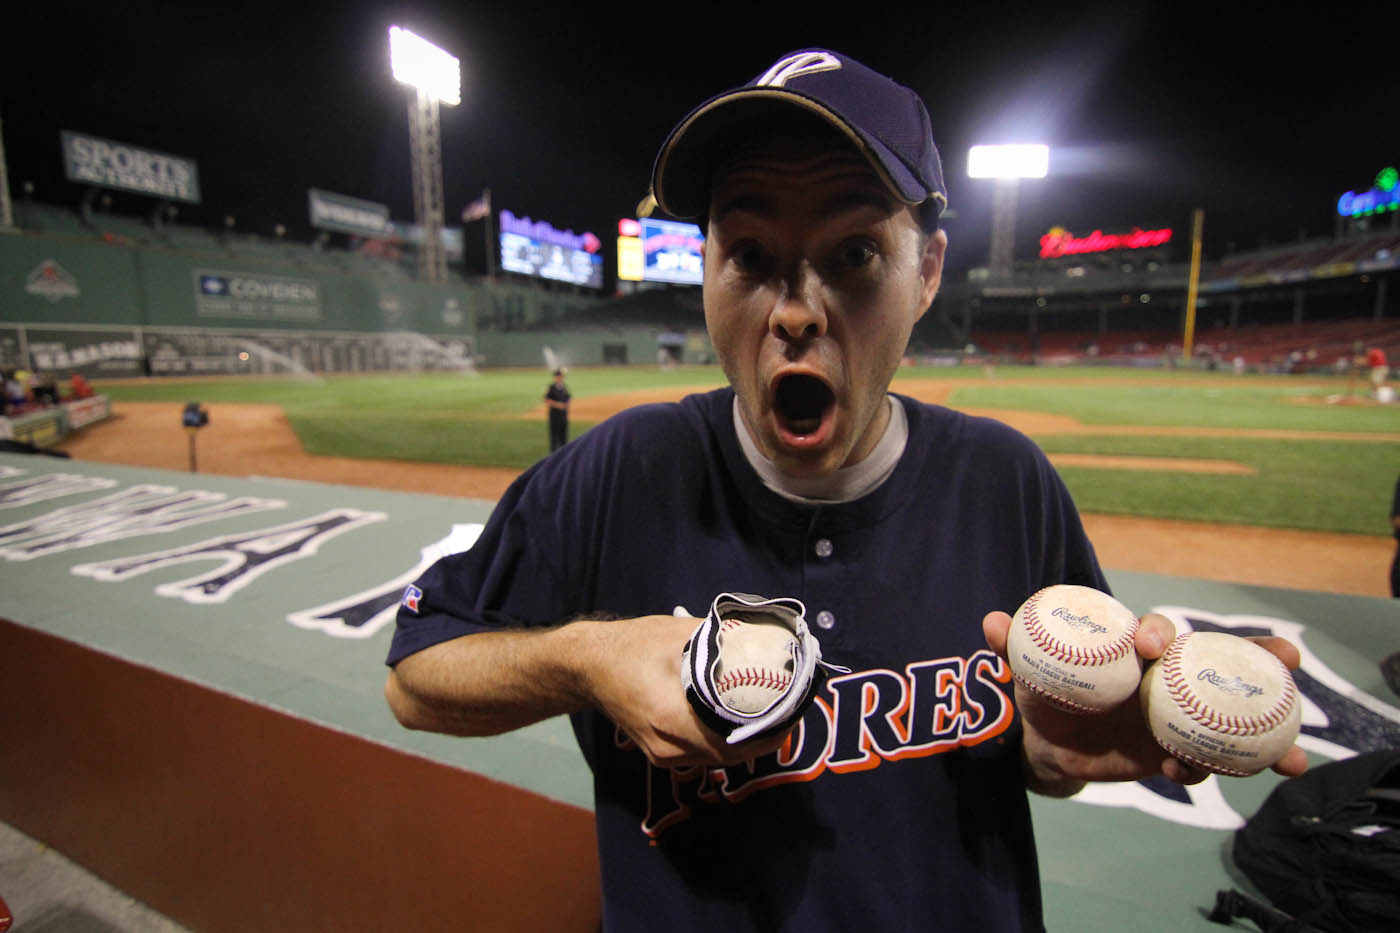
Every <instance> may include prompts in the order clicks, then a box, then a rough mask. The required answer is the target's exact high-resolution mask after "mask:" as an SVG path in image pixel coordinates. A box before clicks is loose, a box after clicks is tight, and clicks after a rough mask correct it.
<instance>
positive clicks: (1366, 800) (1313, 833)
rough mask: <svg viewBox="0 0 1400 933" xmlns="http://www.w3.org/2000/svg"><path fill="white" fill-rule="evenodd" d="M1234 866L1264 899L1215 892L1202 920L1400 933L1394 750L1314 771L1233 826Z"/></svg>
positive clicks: (1399, 754) (1276, 929)
mask: <svg viewBox="0 0 1400 933" xmlns="http://www.w3.org/2000/svg"><path fill="white" fill-rule="evenodd" d="M1233 856H1234V861H1235V865H1236V866H1237V867H1238V868H1239V869H1240V871H1242V872H1243V873H1244V874H1245V876H1246V877H1248V878H1249V880H1250V881H1251V882H1252V883H1253V884H1254V885H1255V886H1256V887H1257V888H1258V889H1259V891H1260V892H1262V893H1263V894H1264V895H1265V896H1266V897H1267V898H1268V899H1269V901H1270V905H1271V906H1270V905H1264V904H1260V903H1259V902H1258V901H1256V900H1253V899H1252V898H1250V897H1248V896H1247V895H1244V894H1241V893H1239V892H1237V891H1221V892H1219V894H1218V895H1217V898H1216V909H1215V912H1214V913H1212V914H1211V917H1210V919H1211V920H1214V921H1216V922H1218V923H1229V922H1230V919H1231V917H1234V916H1243V917H1247V918H1249V919H1251V920H1253V921H1255V922H1256V923H1257V924H1258V925H1259V927H1260V929H1262V930H1264V931H1266V933H1282V931H1289V933H1305V931H1308V930H1320V931H1323V933H1381V931H1385V933H1394V931H1396V930H1400V749H1382V750H1380V751H1374V752H1368V753H1366V754H1363V755H1358V756H1356V757H1354V758H1348V759H1345V760H1343V761H1334V762H1331V763H1329V764H1325V765H1320V766H1318V767H1316V768H1312V769H1311V770H1309V771H1308V772H1306V773H1305V774H1302V775H1299V776H1298V777H1295V778H1290V779H1288V780H1286V781H1283V782H1282V783H1280V784H1279V785H1278V786H1277V787H1275V788H1274V790H1273V792H1272V793H1271V794H1270V795H1269V797H1268V799H1266V800H1265V801H1264V803H1263V805H1262V806H1261V807H1260V808H1259V812H1257V813H1256V814H1255V815H1254V816H1252V817H1251V818H1250V819H1249V820H1248V821H1246V823H1245V825H1244V827H1243V828H1241V829H1240V830H1239V831H1238V832H1237V833H1235V839H1234V846H1233Z"/></svg>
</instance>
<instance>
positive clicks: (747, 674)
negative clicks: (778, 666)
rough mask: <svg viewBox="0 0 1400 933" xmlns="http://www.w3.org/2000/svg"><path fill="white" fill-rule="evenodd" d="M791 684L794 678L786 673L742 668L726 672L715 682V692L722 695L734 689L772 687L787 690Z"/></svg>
mask: <svg viewBox="0 0 1400 933" xmlns="http://www.w3.org/2000/svg"><path fill="white" fill-rule="evenodd" d="M790 683H792V677H791V675H789V674H786V673H783V674H779V673H777V672H776V671H766V670H764V669H762V668H758V667H741V668H735V669H734V670H730V671H725V672H724V675H723V676H722V677H720V678H719V679H718V680H716V681H715V690H716V691H718V692H721V693H723V692H724V691H725V690H731V689H733V688H734V687H771V688H773V689H775V690H786V689H787V686H788V684H790Z"/></svg>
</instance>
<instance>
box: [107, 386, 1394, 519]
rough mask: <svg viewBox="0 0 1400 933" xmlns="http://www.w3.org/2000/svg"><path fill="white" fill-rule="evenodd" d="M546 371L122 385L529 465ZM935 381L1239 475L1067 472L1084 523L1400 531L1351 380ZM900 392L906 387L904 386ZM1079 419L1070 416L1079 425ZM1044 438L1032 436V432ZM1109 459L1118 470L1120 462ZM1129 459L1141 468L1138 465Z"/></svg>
mask: <svg viewBox="0 0 1400 933" xmlns="http://www.w3.org/2000/svg"><path fill="white" fill-rule="evenodd" d="M548 381H549V374H548V373H547V372H545V371H544V370H542V369H529V370H486V371H483V372H481V373H479V374H471V375H464V374H461V373H423V374H413V375H404V374H394V375H390V374H375V375H361V376H353V377H351V376H343V377H327V378H325V379H316V380H299V379H271V378H241V379H222V380H199V381H189V382H172V381H163V380H162V381H151V382H113V383H106V384H101V385H100V389H101V391H103V392H104V393H106V394H108V395H109V396H110V397H111V398H112V399H113V401H114V402H117V403H120V402H122V401H166V402H186V401H192V400H198V401H200V402H202V403H206V404H209V403H218V402H262V403H268V404H276V405H280V406H281V407H282V408H283V410H284V411H285V412H286V415H287V418H288V421H289V423H290V424H291V426H292V428H293V429H294V430H295V431H296V433H297V435H298V437H299V438H300V439H301V442H302V444H303V446H304V447H305V448H306V450H307V451H308V452H309V453H313V454H326V455H332V456H348V457H365V458H374V459H401V460H417V461H427V462H439V463H453V464H461V465H476V466H495V467H510V468H516V469H523V468H524V467H526V466H529V465H530V464H531V463H534V462H535V461H536V460H538V459H539V458H540V457H543V456H544V455H545V453H546V449H547V444H546V432H545V429H544V424H543V415H542V407H541V398H542V396H543V393H544V389H545V386H546V384H547V383H548ZM723 381H724V377H723V374H722V373H721V372H720V371H719V369H718V368H716V367H678V368H675V369H670V370H658V369H657V368H655V367H599V368H581V369H576V370H573V371H571V372H570V373H569V376H568V383H569V388H570V390H571V391H572V393H573V396H574V400H575V403H576V404H575V409H576V413H575V415H574V417H573V418H572V419H571V424H570V427H571V436H577V435H578V434H580V433H582V432H583V431H585V430H587V429H588V428H589V427H590V426H591V424H592V423H591V422H590V421H589V420H587V418H586V417H580V415H579V414H578V412H579V411H580V410H584V411H586V409H587V404H586V403H587V400H588V399H590V398H596V397H601V396H610V395H619V394H623V393H635V392H654V391H656V390H663V389H695V390H703V389H706V388H710V387H714V386H718V385H721V384H723ZM932 383H937V384H938V385H939V387H940V388H939V395H940V398H941V400H942V401H943V403H944V404H947V405H949V406H951V407H954V408H959V409H970V410H973V411H990V412H992V413H994V414H995V413H997V412H1007V411H1012V412H1030V413H1037V414H1039V415H1042V416H1047V417H1050V418H1056V417H1058V418H1059V419H1060V422H1059V423H1057V424H1056V426H1055V427H1054V428H1053V429H1046V430H1044V431H1041V430H1038V429H1036V428H1035V427H1034V426H1032V427H1030V428H1028V433H1029V434H1030V435H1031V436H1032V438H1034V439H1035V440H1036V442H1037V443H1039V444H1040V446H1041V447H1042V448H1044V449H1045V450H1046V451H1047V452H1048V453H1050V454H1052V456H1053V455H1057V454H1094V455H1099V456H1102V457H1113V458H1134V457H1152V458H1167V459H1169V460H1170V459H1173V458H1175V459H1193V460H1195V459H1204V460H1215V461H1227V462H1230V463H1232V464H1237V465H1240V466H1241V467H1242V469H1241V470H1239V471H1238V472H1237V473H1233V474H1215V473H1203V472H1192V471H1189V470H1185V471H1177V470H1162V469H1137V468H1133V467H1132V461H1115V464H1116V465H1114V466H1113V467H1112V468H1106V467H1097V466H1081V465H1067V466H1061V467H1060V468H1059V469H1060V473H1061V475H1062V476H1063V477H1064V479H1065V482H1066V484H1067V485H1068V486H1069V488H1070V491H1071V492H1072V493H1073V495H1074V497H1075V500H1076V502H1077V503H1078V505H1079V508H1080V509H1081V510H1083V511H1086V512H1100V513H1108V514H1123V515H1141V516H1148V517H1155V518H1181V519H1193V520H1205V521H1218V522H1226V523H1238V524H1249V525H1264V526H1271V527H1280V528H1299V529H1306V530H1315V531H1341V532H1352V533H1357V534H1371V535H1383V534H1388V533H1389V531H1390V527H1389V519H1388V514H1389V508H1390V501H1391V497H1392V494H1393V491H1394V488H1395V481H1396V475H1397V471H1400V405H1379V404H1374V403H1369V402H1367V400H1366V399H1365V397H1364V392H1363V388H1362V387H1361V386H1360V385H1351V384H1349V383H1348V381H1347V379H1346V378H1345V377H1339V378H1328V377H1294V376H1258V375H1246V376H1236V375H1233V374H1207V373H1202V372H1199V371H1162V370H1151V371H1142V370H1129V369H1113V368H1107V367H1092V368H1087V367H1086V368H1077V367H1065V368H1037V367H998V368H997V369H996V370H984V369H982V368H980V367H958V368H924V367H905V368H903V369H901V371H900V373H899V375H898V376H897V378H896V380H895V383H894V389H895V391H910V393H911V394H919V393H917V392H915V391H914V390H915V389H920V390H921V391H922V390H927V387H928V386H929V385H930V384H932ZM902 386H904V387H906V388H903V389H902V388H901V387H902ZM1065 419H1072V420H1069V421H1066V420H1065ZM1032 424H1034V422H1032ZM1106 463H1107V461H1106ZM1123 463H1127V464H1128V466H1126V467H1125V466H1123Z"/></svg>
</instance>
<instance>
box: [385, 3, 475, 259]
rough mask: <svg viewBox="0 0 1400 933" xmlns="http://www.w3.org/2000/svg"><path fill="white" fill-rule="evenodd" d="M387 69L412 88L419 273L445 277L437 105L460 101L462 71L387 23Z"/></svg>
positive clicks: (454, 60)
mask: <svg viewBox="0 0 1400 933" xmlns="http://www.w3.org/2000/svg"><path fill="white" fill-rule="evenodd" d="M389 67H390V70H392V71H393V73H394V79H395V80H396V81H398V82H400V83H402V84H407V85H409V86H410V87H412V88H413V89H414V91H415V92H416V93H415V94H414V95H413V100H411V101H410V102H409V105H408V143H409V147H410V149H411V155H412V157H413V209H414V213H415V214H416V215H417V217H418V224H419V226H421V227H422V228H423V241H422V243H421V244H420V245H419V248H418V274H419V276H421V277H422V278H423V279H425V280H426V281H429V282H446V281H447V257H446V255H445V254H444V252H443V248H442V217H443V204H442V127H441V125H440V124H439V122H438V104H447V105H448V106H451V107H455V106H457V105H458V104H460V103H461V102H462V72H461V68H460V67H459V63H458V61H457V57H456V56H455V55H451V54H449V53H447V52H444V51H443V50H442V49H440V48H438V47H437V46H435V45H433V44H432V43H431V42H429V41H428V40H427V39H424V38H422V37H420V36H417V35H415V34H413V33H411V32H409V31H408V30H407V29H403V28H401V27H399V26H390V27H389Z"/></svg>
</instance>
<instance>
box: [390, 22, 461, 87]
mask: <svg viewBox="0 0 1400 933" xmlns="http://www.w3.org/2000/svg"><path fill="white" fill-rule="evenodd" d="M389 67H390V68H391V69H392V71H393V73H394V80H395V81H399V82H401V83H403V84H407V85H409V86H410V87H414V88H417V89H418V90H420V91H422V92H424V93H426V94H429V95H431V96H432V97H433V98H434V99H435V100H437V101H438V103H442V104H446V105H447V106H449V107H456V106H457V105H458V104H460V103H461V102H462V70H461V67H460V63H459V62H458V61H457V57H456V56H455V55H452V54H451V53H450V52H446V51H444V50H442V49H440V48H438V47H437V46H435V45H433V44H432V43H431V42H429V41H428V40H427V39H424V38H423V37H421V36H419V35H416V34H414V33H412V32H409V31H408V30H407V29H403V28H402V27H399V26H390V27H389Z"/></svg>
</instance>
